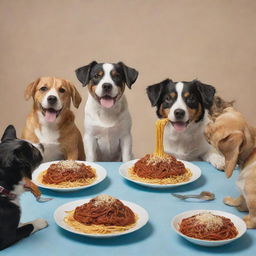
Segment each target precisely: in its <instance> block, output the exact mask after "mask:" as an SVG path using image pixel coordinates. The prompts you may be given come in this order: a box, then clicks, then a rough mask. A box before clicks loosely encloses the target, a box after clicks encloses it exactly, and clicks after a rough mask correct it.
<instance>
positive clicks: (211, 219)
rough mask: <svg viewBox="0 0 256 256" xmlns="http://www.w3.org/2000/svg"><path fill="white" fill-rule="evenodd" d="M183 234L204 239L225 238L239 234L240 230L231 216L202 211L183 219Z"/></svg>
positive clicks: (181, 226)
mask: <svg viewBox="0 0 256 256" xmlns="http://www.w3.org/2000/svg"><path fill="white" fill-rule="evenodd" d="M179 230H180V232H181V233H182V234H184V235H186V236H189V237H192V238H197V239H202V240H225V239H231V238H234V237H236V236H237V235H238V231H237V229H236V227H235V225H234V224H233V222H232V221H231V220H230V219H229V218H225V217H223V216H218V215H214V214H211V213H200V214H196V215H193V216H191V217H188V218H185V219H183V220H182V221H181V223H180V227H179Z"/></svg>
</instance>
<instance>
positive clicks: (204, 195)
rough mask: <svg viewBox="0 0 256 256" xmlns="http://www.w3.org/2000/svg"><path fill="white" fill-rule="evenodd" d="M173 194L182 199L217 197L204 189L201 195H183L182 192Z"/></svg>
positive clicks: (210, 198)
mask: <svg viewBox="0 0 256 256" xmlns="http://www.w3.org/2000/svg"><path fill="white" fill-rule="evenodd" d="M171 195H172V196H175V197H177V198H179V199H181V200H185V199H187V198H197V199H201V200H214V199H215V195H214V194H213V193H211V192H208V191H202V192H201V193H200V194H199V195H181V194H176V193H172V194H171Z"/></svg>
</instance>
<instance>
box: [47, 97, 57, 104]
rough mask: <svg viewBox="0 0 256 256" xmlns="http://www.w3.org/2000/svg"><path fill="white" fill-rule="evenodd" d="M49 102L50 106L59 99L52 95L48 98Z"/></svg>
mask: <svg viewBox="0 0 256 256" xmlns="http://www.w3.org/2000/svg"><path fill="white" fill-rule="evenodd" d="M47 101H48V103H49V104H51V105H53V104H55V103H56V102H57V97H56V96H54V95H50V96H48V98H47Z"/></svg>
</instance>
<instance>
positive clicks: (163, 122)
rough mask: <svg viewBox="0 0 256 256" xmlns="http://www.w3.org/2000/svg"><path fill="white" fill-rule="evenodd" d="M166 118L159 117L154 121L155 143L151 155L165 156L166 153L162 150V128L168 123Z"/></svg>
mask: <svg viewBox="0 0 256 256" xmlns="http://www.w3.org/2000/svg"><path fill="white" fill-rule="evenodd" d="M168 121H169V120H168V118H164V119H160V120H157V121H156V144H155V152H154V153H153V156H155V157H159V158H166V157H167V156H168V154H166V153H165V152H164V145H163V138H164V128H165V126H166V124H167V123H168Z"/></svg>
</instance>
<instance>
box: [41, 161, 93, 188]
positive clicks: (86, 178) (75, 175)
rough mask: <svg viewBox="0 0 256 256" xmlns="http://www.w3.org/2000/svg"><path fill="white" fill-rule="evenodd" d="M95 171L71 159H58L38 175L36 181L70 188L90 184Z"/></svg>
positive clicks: (50, 185)
mask: <svg viewBox="0 0 256 256" xmlns="http://www.w3.org/2000/svg"><path fill="white" fill-rule="evenodd" d="M95 179H96V171H95V169H93V168H92V167H91V166H87V165H85V164H84V163H78V162H75V161H73V160H66V161H60V162H58V163H56V164H51V165H50V167H49V168H48V169H47V170H45V171H43V172H41V173H40V174H39V175H38V181H39V182H40V183H41V184H45V185H47V186H49V187H56V188H70V187H79V186H84V185H89V184H91V183H92V182H93V181H94V180H95Z"/></svg>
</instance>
